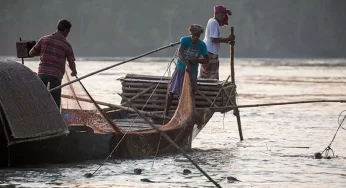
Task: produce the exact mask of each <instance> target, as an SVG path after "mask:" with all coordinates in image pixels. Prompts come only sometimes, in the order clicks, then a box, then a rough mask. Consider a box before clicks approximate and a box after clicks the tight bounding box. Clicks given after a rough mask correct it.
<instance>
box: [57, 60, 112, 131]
mask: <svg viewBox="0 0 346 188" xmlns="http://www.w3.org/2000/svg"><path fill="white" fill-rule="evenodd" d="M74 79H76V78H72V77H71V70H70V68H69V67H68V66H66V72H65V76H64V78H63V80H62V84H64V83H67V82H70V81H72V80H74ZM61 94H62V97H61V114H62V117H63V119H64V121H65V123H66V124H68V125H69V126H70V127H73V126H89V127H91V128H92V129H93V131H94V132H95V133H111V132H116V130H114V128H113V127H114V125H115V123H114V122H112V120H110V119H109V118H108V117H107V115H105V114H104V112H103V111H101V110H100V109H99V107H98V106H97V105H98V104H96V103H94V102H93V98H92V97H91V96H90V95H89V93H88V91H87V90H86V88H85V86H84V85H83V83H82V81H77V82H74V83H72V84H70V85H68V86H65V87H63V88H62V91H61Z"/></svg>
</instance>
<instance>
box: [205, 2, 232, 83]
mask: <svg viewBox="0 0 346 188" xmlns="http://www.w3.org/2000/svg"><path fill="white" fill-rule="evenodd" d="M228 15H232V12H231V11H230V10H228V9H227V8H226V7H224V6H221V5H219V6H215V7H214V17H213V18H210V19H209V21H208V24H207V27H206V31H205V35H204V40H203V41H204V42H205V44H206V45H207V49H208V53H209V63H208V64H202V65H201V66H200V75H199V77H200V78H207V79H217V80H218V79H219V51H220V43H229V42H230V41H231V40H233V36H231V35H229V36H228V37H227V38H221V34H220V28H221V27H223V26H226V25H228Z"/></svg>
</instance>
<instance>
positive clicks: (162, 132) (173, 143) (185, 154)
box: [118, 93, 221, 187]
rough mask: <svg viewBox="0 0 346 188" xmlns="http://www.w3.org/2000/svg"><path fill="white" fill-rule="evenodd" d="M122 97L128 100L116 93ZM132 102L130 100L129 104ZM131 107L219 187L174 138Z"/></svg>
mask: <svg viewBox="0 0 346 188" xmlns="http://www.w3.org/2000/svg"><path fill="white" fill-rule="evenodd" d="M118 95H120V96H121V97H122V98H123V99H125V100H126V101H129V102H130V100H129V99H127V98H126V97H125V96H123V95H121V94H119V93H118ZM131 104H132V103H131V102H130V105H131ZM133 109H134V110H135V111H136V112H137V113H138V114H139V115H140V116H141V117H142V118H143V119H144V120H145V121H146V122H147V123H148V124H149V125H150V126H151V127H152V128H153V129H155V130H156V131H157V132H159V133H161V135H162V136H163V137H164V138H165V139H166V140H167V141H168V142H169V143H170V144H171V145H172V146H174V147H175V148H176V149H177V150H179V151H180V152H181V153H182V154H183V156H184V157H185V158H187V159H188V160H189V161H190V162H191V163H192V164H193V165H194V166H195V167H196V168H197V169H198V170H199V171H200V172H201V173H202V174H203V175H204V176H205V177H206V178H208V180H209V181H211V182H212V183H213V184H214V185H215V186H216V187H221V186H220V185H219V184H218V183H217V182H216V181H215V180H213V179H212V178H211V177H210V176H209V175H208V174H207V173H206V172H205V171H204V170H203V169H202V168H201V167H199V166H198V164H197V163H196V162H195V161H194V160H193V159H192V158H191V157H190V156H189V155H188V154H187V153H186V152H185V151H184V150H183V149H182V148H181V147H179V146H178V145H177V144H176V143H175V142H174V140H172V139H171V138H170V137H169V136H168V135H167V133H166V132H164V131H162V130H160V129H159V128H158V127H156V126H155V125H154V124H153V123H152V122H150V121H149V119H148V118H147V117H145V116H144V115H143V114H142V113H141V112H140V111H139V110H138V109H137V108H136V107H134V106H133Z"/></svg>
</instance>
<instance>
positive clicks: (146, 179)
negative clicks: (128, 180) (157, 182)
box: [141, 178, 154, 183]
mask: <svg viewBox="0 0 346 188" xmlns="http://www.w3.org/2000/svg"><path fill="white" fill-rule="evenodd" d="M141 181H142V182H148V183H154V181H151V180H150V179H148V178H143V179H141Z"/></svg>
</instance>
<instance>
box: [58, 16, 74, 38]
mask: <svg viewBox="0 0 346 188" xmlns="http://www.w3.org/2000/svg"><path fill="white" fill-rule="evenodd" d="M71 27H72V24H71V22H69V21H68V20H65V19H64V20H59V22H58V25H57V29H58V31H59V32H61V33H62V34H63V35H64V36H65V37H67V35H68V34H69V33H70V29H71Z"/></svg>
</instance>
